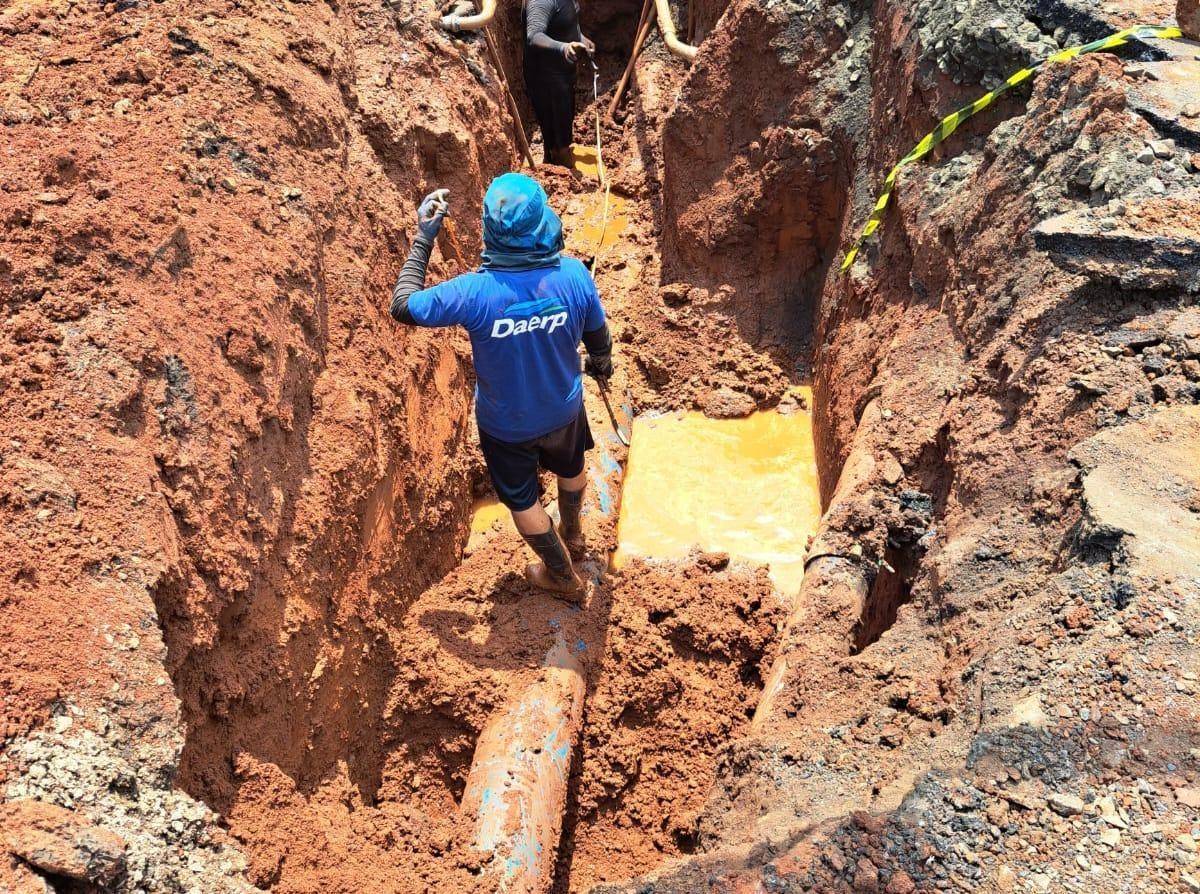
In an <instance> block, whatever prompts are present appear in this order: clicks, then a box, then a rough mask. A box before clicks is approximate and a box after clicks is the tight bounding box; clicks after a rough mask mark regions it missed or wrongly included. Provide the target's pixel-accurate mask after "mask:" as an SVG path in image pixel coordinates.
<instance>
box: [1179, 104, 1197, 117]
mask: <svg viewBox="0 0 1200 894" xmlns="http://www.w3.org/2000/svg"><path fill="white" fill-rule="evenodd" d="M1181 114H1182V115H1183V117H1184V118H1200V103H1194V102H1189V103H1188V104H1187V105H1185V106H1184V107H1183V111H1182V112H1181Z"/></svg>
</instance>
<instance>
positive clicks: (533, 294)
mask: <svg viewBox="0 0 1200 894" xmlns="http://www.w3.org/2000/svg"><path fill="white" fill-rule="evenodd" d="M447 198H448V196H447V191H446V190H444V189H440V190H436V191H434V192H432V193H430V194H429V195H428V196H426V197H425V200H424V201H423V202H422V203H421V205H420V207H419V208H418V210H417V237H416V239H415V240H414V241H413V245H412V250H411V251H410V252H409V256H408V260H406V261H405V262H404V267H403V268H402V269H401V271H400V277H399V279H398V280H397V282H396V287H395V289H394V290H393V291H392V305H391V314H392V316H393V317H394V318H395V319H396V320H398V321H399V322H401V323H407V324H409V325H412V326H462V327H464V328H465V329H466V330H467V332H468V334H469V335H470V337H471V354H472V359H473V361H474V365H475V373H476V378H477V384H476V386H475V417H476V419H477V420H478V422H479V439H480V446H481V447H482V448H483V458H484V460H485V461H486V462H487V468H488V474H489V475H490V476H491V479H492V484H493V485H494V486H495V488H496V495H497V496H498V497H499V498H500V501H501V502H502V503H504V505H505V506H507V507H508V508H509V509H510V510H511V511H512V516H513V522H514V524H515V525H516V528H517V530H518V531H519V532H520V534H521V536H522V537H523V538H524V539H525V542H526V543H528V544H529V546H530V548H532V549H533V551H534V553H536V554H537V556H538V558H539V559H540V561H538V562H535V563H533V564H531V565H529V567H528V568H527V569H526V572H525V574H526V577H527V578H528V580H529V582H530V583H532V584H533V585H535V586H537V587H541V588H543V589H547V590H552V591H554V592H557V593H560V594H564V595H566V596H569V597H571V598H572V599H575V600H576V601H581V600H582V598H583V585H582V582H581V581H580V579H579V576H578V575H577V574H576V573H575V569H574V567H573V566H572V564H571V556H572V555H574V556H575V557H576V558H582V555H583V549H584V545H585V544H584V540H583V531H582V528H581V526H580V519H579V515H580V510H581V509H582V507H583V492H584V487H585V486H586V483H587V479H586V477H585V475H584V453H585V452H586V451H587V450H589V449H591V448H592V447H593V446H595V445H594V443H593V441H592V434H591V431H590V430H589V428H588V421H587V415H586V414H585V413H584V409H583V377H582V375H581V373H580V364H579V342H580V339H582V340H583V343H584V345H585V346H586V348H587V353H588V358H587V363H586V364H585V367H584V368H585V370H586V371H587V372H588V373H589V374H590V375H594V376H597V377H600V378H607V377H609V376H611V375H612V338H611V337H610V335H609V331H608V324H607V323H606V322H605V317H604V308H603V306H602V305H601V304H600V295H599V293H598V292H597V291H596V283H595V282H594V281H593V280H592V277H591V274H590V273H588V270H587V268H586V267H585V266H584V265H583V264H582V263H581V262H579V261H577V260H575V259H574V258H569V257H565V256H564V255H563V254H562V250H563V235H562V223H561V221H559V219H558V216H557V215H556V214H555V213H554V212H553V211H552V210H551V209H550V205H549V202H548V200H547V198H546V192H545V190H543V189H542V187H541V186H540V185H539V184H538V183H537V182H536V181H534V180H533V179H531V178H529V177H526V176H525V175H524V174H504V175H502V176H500V177H497V178H496V179H495V180H494V181H493V182H492V184H491V186H490V187H488V191H487V194H486V195H485V196H484V199H483V245H484V250H483V265H482V267H481V268H480V269H479V270H478V271H476V272H474V273H464V274H462V275H461V276H456V277H454V278H453V279H450V280H448V281H446V282H444V283H441V284H439V285H436V286H433V287H431V288H428V289H426V288H425V287H424V286H425V268H426V266H427V264H428V262H429V255H430V252H431V251H432V249H433V242H434V239H435V238H436V236H437V234H438V232H439V230H440V229H441V225H442V219H443V218H444V217H445V216H446V213H447V211H448V204H447ZM539 466H540V467H541V468H544V469H547V470H549V471H550V472H553V473H554V474H555V475H556V476H557V477H558V506H559V513H560V519H561V525H560V530H559V531H556V530H555V527H554V524H553V523H552V522H551V519H550V516H549V515H547V514H546V511H545V510H544V509H543V508H542V506H541V504H540V503H539V501H538V498H539V497H540V495H541V493H540V486H539V484H538V467H539ZM560 535H561V536H560ZM564 541H565V542H564Z"/></svg>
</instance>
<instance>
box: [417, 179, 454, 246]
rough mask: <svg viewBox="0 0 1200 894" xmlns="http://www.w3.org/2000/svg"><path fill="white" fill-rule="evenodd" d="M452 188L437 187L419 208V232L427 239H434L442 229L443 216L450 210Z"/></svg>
mask: <svg viewBox="0 0 1200 894" xmlns="http://www.w3.org/2000/svg"><path fill="white" fill-rule="evenodd" d="M449 199H450V190H448V189H435V190H434V191H433V192H431V193H430V194H429V195H427V196H426V197H425V198H424V199H423V200H422V201H421V205H420V207H419V208H417V232H418V233H420V234H421V235H422V236H424V237H426V238H427V239H434V238H436V237H437V234H438V232H439V231H440V230H441V229H442V218H444V217H445V216H446V214H447V213H449V211H450V204H449Z"/></svg>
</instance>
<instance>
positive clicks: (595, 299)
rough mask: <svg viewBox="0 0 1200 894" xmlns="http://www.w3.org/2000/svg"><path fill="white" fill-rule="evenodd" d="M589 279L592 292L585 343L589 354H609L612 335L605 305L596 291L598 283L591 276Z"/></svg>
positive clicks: (585, 328)
mask: <svg viewBox="0 0 1200 894" xmlns="http://www.w3.org/2000/svg"><path fill="white" fill-rule="evenodd" d="M588 281H589V284H590V285H591V287H592V288H591V292H592V294H591V295H590V296H589V298H588V308H587V316H586V317H584V320H583V345H584V347H586V348H587V352H588V353H589V354H597V355H603V354H608V353H610V352H611V351H612V336H611V335H609V332H608V322H607V320H606V319H605V316H604V305H602V304H601V303H600V293H599V292H597V291H596V284H595V283H594V282H592V281H591V277H590V276H589V277H588Z"/></svg>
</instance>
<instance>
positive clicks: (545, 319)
mask: <svg viewBox="0 0 1200 894" xmlns="http://www.w3.org/2000/svg"><path fill="white" fill-rule="evenodd" d="M566 322H567V312H566V311H565V310H564V311H561V312H559V313H556V314H544V315H543V316H540V317H530V318H529V319H528V320H509V319H506V318H501V319H499V320H496V321H495V322H494V323H492V338H508V337H509V336H510V335H521V334H523V333H525V332H534V331H536V330H539V329H544V330H545V331H547V332H553V331H554V330H555V329H558V328H560V327H562V326H564V325H566Z"/></svg>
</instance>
